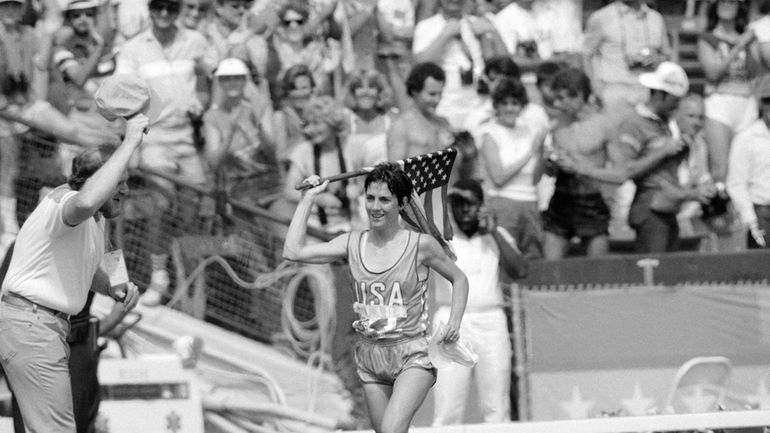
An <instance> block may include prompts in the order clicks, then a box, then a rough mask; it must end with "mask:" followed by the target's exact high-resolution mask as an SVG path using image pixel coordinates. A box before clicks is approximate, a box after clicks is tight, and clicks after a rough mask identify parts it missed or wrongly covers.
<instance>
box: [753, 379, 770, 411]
mask: <svg viewBox="0 0 770 433" xmlns="http://www.w3.org/2000/svg"><path fill="white" fill-rule="evenodd" d="M752 397H753V398H752V400H753V401H756V402H757V409H770V392H768V391H767V384H766V383H765V379H760V380H759V388H758V389H757V394H756V395H753V396H752Z"/></svg>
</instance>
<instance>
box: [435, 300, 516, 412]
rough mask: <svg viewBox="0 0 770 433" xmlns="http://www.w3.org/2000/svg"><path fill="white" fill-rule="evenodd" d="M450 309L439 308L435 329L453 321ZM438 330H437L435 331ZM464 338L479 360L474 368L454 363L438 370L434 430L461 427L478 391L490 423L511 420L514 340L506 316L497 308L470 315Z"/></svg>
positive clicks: (462, 329)
mask: <svg viewBox="0 0 770 433" xmlns="http://www.w3.org/2000/svg"><path fill="white" fill-rule="evenodd" d="M449 311H450V308H449V307H439V308H438V310H436V314H435V315H434V316H433V326H434V327H435V326H437V325H438V323H439V322H444V323H446V322H447V320H448V319H449ZM434 330H435V329H434ZM460 338H461V339H462V341H463V342H464V343H465V344H468V345H469V346H470V347H471V348H472V349H473V351H474V352H476V354H477V355H478V356H479V362H478V363H477V364H476V365H475V366H474V367H473V368H468V367H464V366H462V365H460V364H457V363H452V364H450V365H448V366H447V367H445V368H439V369H438V377H437V379H436V384H435V385H434V386H433V395H434V398H435V405H434V416H433V426H443V425H452V424H460V423H462V422H463V415H464V414H465V407H466V404H467V401H468V400H469V398H470V396H471V392H470V387H471V383H473V384H474V385H475V387H476V393H475V394H476V401H477V402H478V407H479V410H480V413H481V414H482V416H483V418H484V422H487V423H503V422H508V421H510V420H511V404H510V402H511V400H510V389H511V340H510V337H509V335H508V326H507V325H506V318H505V312H503V309H502V308H497V309H493V310H489V311H483V312H470V311H468V312H466V313H465V315H463V321H462V325H461V327H460Z"/></svg>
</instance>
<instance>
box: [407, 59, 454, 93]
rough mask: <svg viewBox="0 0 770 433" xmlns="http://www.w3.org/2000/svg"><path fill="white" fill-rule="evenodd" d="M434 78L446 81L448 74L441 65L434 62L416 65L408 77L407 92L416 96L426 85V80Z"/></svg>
mask: <svg viewBox="0 0 770 433" xmlns="http://www.w3.org/2000/svg"><path fill="white" fill-rule="evenodd" d="M428 78H433V79H434V80H436V81H440V82H442V83H443V82H445V81H446V74H444V70H443V69H441V66H439V65H437V64H435V63H433V62H423V63H418V64H416V65H414V67H413V68H412V70H411V71H409V76H408V77H406V94H407V95H409V96H414V95H415V94H417V93H420V92H421V91H422V89H423V87H425V80H427V79H428Z"/></svg>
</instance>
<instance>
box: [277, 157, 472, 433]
mask: <svg viewBox="0 0 770 433" xmlns="http://www.w3.org/2000/svg"><path fill="white" fill-rule="evenodd" d="M305 182H307V183H309V184H311V185H313V186H314V187H313V188H311V189H309V190H307V191H306V192H305V194H304V195H303V197H302V200H301V201H300V203H299V205H298V206H297V210H296V211H295V213H294V217H293V218H292V221H291V224H290V225H289V231H288V233H287V235H286V243H285V244H284V250H283V256H284V258H285V259H288V260H292V261H297V262H302V263H331V262H332V261H334V260H337V259H340V258H345V257H347V259H348V263H349V266H350V272H351V275H352V277H353V290H354V292H355V296H356V302H355V304H354V305H353V308H354V310H355V312H356V313H357V315H358V320H356V321H355V322H354V323H353V327H354V329H355V330H356V331H357V332H358V334H359V339H358V341H357V343H356V347H355V357H356V365H357V372H358V376H359V378H360V380H361V382H362V383H363V388H364V394H365V397H366V403H367V406H368V408H369V416H370V418H371V421H372V426H373V427H374V430H375V431H376V432H377V433H384V432H388V433H399V432H403V433H406V432H407V430H408V429H409V424H410V423H411V421H412V418H413V417H414V414H415V412H417V409H418V408H419V407H420V405H421V404H422V402H423V400H424V399H425V396H426V394H427V393H428V390H429V389H430V387H431V386H433V384H434V383H435V381H436V369H435V367H434V366H433V365H432V364H431V362H430V360H429V359H428V330H429V329H430V324H429V321H428V311H427V289H428V274H429V272H430V270H431V269H432V270H434V271H436V272H438V273H439V275H441V276H443V277H444V278H446V279H447V280H448V281H449V282H450V283H451V284H452V302H451V311H450V314H449V319H448V323H447V326H446V328H445V329H446V332H445V333H444V334H443V336H442V335H439V336H436V338H442V340H443V341H445V342H448V343H452V342H456V341H458V339H459V337H460V335H459V329H460V321H461V320H462V316H463V312H464V311H465V304H466V301H467V299H468V280H467V278H466V276H465V274H463V272H462V271H461V270H460V268H458V267H457V265H455V263H454V262H453V261H452V260H451V259H450V258H449V257H447V255H446V254H445V253H444V251H443V250H442V248H441V246H440V245H439V243H438V242H437V241H436V240H435V239H433V238H431V237H430V236H423V235H422V234H420V233H417V232H413V231H409V230H406V229H403V228H402V227H401V225H400V224H399V211H400V210H401V209H402V208H403V207H404V206H406V205H407V204H408V201H409V197H411V195H412V183H411V181H410V180H409V178H408V177H407V176H406V174H405V173H404V171H403V170H402V169H401V168H400V167H399V166H398V165H396V164H393V163H383V164H380V165H378V166H376V167H375V169H374V170H373V171H372V172H371V173H369V175H368V176H367V177H366V180H365V181H364V190H365V192H366V195H365V202H366V212H367V215H368V218H369V230H364V231H352V232H349V233H345V234H342V235H340V236H337V237H336V238H334V239H332V240H331V241H329V242H322V243H310V244H309V243H307V242H306V240H305V237H306V231H307V220H308V216H309V215H310V211H311V208H312V205H313V199H314V198H315V196H316V195H318V194H319V193H321V192H323V191H324V190H325V189H326V187H327V185H328V183H329V182H328V181H325V182H323V183H321V179H320V178H319V177H318V176H310V177H308V178H307V179H306V180H305Z"/></svg>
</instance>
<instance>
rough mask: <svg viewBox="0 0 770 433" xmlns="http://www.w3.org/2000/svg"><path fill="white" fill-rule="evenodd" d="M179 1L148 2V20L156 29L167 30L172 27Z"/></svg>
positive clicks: (177, 14) (160, 0)
mask: <svg viewBox="0 0 770 433" xmlns="http://www.w3.org/2000/svg"><path fill="white" fill-rule="evenodd" d="M179 8H180V6H179V3H176V2H174V1H168V0H154V1H153V2H152V3H150V20H151V21H152V26H153V28H155V29H156V30H168V29H170V28H172V27H174V21H176V19H177V17H178V16H179Z"/></svg>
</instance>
